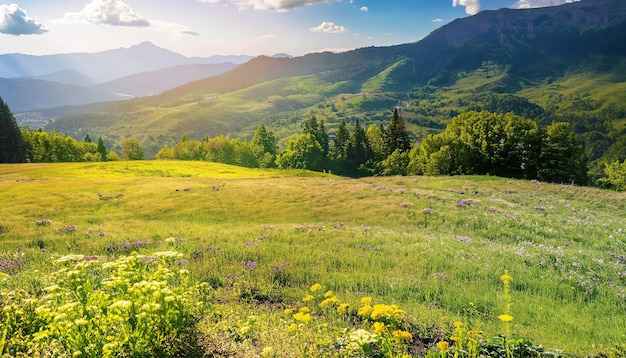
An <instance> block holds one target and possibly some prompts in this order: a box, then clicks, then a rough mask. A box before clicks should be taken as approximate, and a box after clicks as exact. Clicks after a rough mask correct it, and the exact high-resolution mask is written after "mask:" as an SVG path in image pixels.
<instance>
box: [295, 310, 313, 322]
mask: <svg viewBox="0 0 626 358" xmlns="http://www.w3.org/2000/svg"><path fill="white" fill-rule="evenodd" d="M293 318H294V319H295V320H296V321H298V322H302V323H309V322H310V321H311V314H310V313H304V312H298V313H296V314H294V315H293Z"/></svg>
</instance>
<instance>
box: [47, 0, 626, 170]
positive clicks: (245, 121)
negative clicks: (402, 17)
mask: <svg viewBox="0 0 626 358" xmlns="http://www.w3.org/2000/svg"><path fill="white" fill-rule="evenodd" d="M397 106H399V107H401V110H402V116H403V117H404V118H405V120H406V121H407V126H408V129H409V130H410V131H411V132H412V134H413V140H414V141H419V140H421V138H424V137H425V136H426V135H427V134H433V133H437V132H440V131H442V130H443V128H445V125H446V124H447V123H449V122H450V120H451V119H452V118H453V117H454V116H456V115H458V114H460V113H463V112H466V111H468V110H489V111H492V112H499V113H503V112H514V113H516V114H520V115H522V116H524V117H527V118H530V119H533V120H536V121H538V122H539V123H540V124H542V125H543V126H546V125H548V124H550V123H552V122H554V121H568V122H570V123H572V124H573V126H574V129H575V131H576V132H577V133H578V134H579V135H581V136H582V138H583V139H584V140H585V141H586V143H587V149H588V151H589V156H590V159H591V160H592V161H593V162H592V168H596V169H597V168H599V167H600V166H601V164H602V163H604V162H606V161H612V160H616V159H620V160H623V159H624V156H626V155H625V154H624V153H626V1H623V0H582V1H579V2H575V3H571V4H566V5H562V6H556V7H548V8H537V9H522V10H511V9H502V10H497V11H483V12H481V13H479V14H477V15H475V16H471V17H467V18H463V19H458V20H455V21H453V22H452V23H450V24H448V25H445V26H443V27H441V28H440V29H438V30H436V31H434V32H433V33H431V34H430V35H429V36H427V37H426V38H424V39H423V40H421V41H419V42H415V43H410V44H403V45H397V46H390V47H379V48H374V47H372V48H363V49H358V50H353V51H349V52H345V53H339V54H334V53H318V54H309V55H306V56H302V57H296V58H268V57H259V58H256V59H254V60H251V61H250V62H248V63H246V64H244V65H241V66H239V67H237V68H236V69H234V70H232V71H230V72H228V73H225V74H222V75H219V76H215V77H211V78H207V79H204V80H200V81H196V82H193V83H190V84H187V85H184V86H181V87H178V88H176V89H173V90H170V91H168V92H165V93H163V94H161V95H159V96H153V97H149V98H143V99H137V100H131V101H125V102H116V103H112V104H106V105H97V106H86V107H82V108H80V109H79V110H76V109H73V111H74V112H76V111H78V112H83V113H81V114H73V115H70V116H66V117H64V118H60V119H57V120H56V121H54V122H53V123H52V124H50V125H49V129H55V130H57V131H60V132H67V133H70V134H72V135H74V136H75V137H76V138H82V137H84V135H85V134H86V133H91V134H92V135H98V136H103V137H104V138H106V140H107V141H109V142H110V143H111V144H115V142H116V141H119V140H121V139H122V138H124V137H127V136H134V137H137V138H139V139H140V141H141V142H142V143H143V144H144V145H145V146H146V153H147V154H153V153H155V152H156V150H158V148H159V147H160V146H162V145H163V144H172V143H174V142H175V141H177V140H178V139H179V138H180V137H181V135H182V134H185V133H186V134H188V135H189V136H190V138H203V137H204V136H206V135H210V136H216V135H219V134H227V135H230V136H232V137H244V138H246V137H247V138H249V137H250V136H251V135H252V132H253V131H254V129H255V128H256V127H257V126H258V125H259V123H261V122H265V123H266V125H267V126H268V128H270V129H272V130H274V131H275V132H276V133H277V136H278V138H279V139H280V140H282V141H284V140H285V139H286V138H288V137H289V136H291V135H293V134H295V133H297V132H298V131H299V130H300V125H301V123H302V121H303V120H305V119H306V118H307V117H310V116H311V115H316V116H317V117H318V118H320V119H324V120H325V121H326V123H327V125H328V127H329V131H330V132H331V134H332V132H333V130H334V129H335V128H336V126H337V125H338V123H339V122H341V120H342V119H343V120H346V122H348V123H354V121H355V120H356V119H359V120H360V121H361V124H366V125H369V124H371V123H380V122H382V121H388V120H389V119H390V116H391V111H392V110H393V109H394V107H397Z"/></svg>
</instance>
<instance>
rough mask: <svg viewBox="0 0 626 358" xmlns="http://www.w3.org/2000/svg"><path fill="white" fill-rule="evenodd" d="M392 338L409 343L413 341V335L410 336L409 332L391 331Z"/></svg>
mask: <svg viewBox="0 0 626 358" xmlns="http://www.w3.org/2000/svg"><path fill="white" fill-rule="evenodd" d="M393 336H394V337H396V338H397V339H402V340H405V341H409V342H410V341H412V340H413V335H412V334H411V332H407V331H403V330H401V329H398V330H395V331H393Z"/></svg>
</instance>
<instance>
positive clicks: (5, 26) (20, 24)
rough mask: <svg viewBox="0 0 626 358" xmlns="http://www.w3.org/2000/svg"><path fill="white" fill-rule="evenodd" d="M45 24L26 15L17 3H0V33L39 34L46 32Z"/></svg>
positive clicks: (17, 34)
mask: <svg viewBox="0 0 626 358" xmlns="http://www.w3.org/2000/svg"><path fill="white" fill-rule="evenodd" d="M47 31H48V29H46V27H45V26H43V25H42V24H40V23H38V22H36V21H35V20H34V19H32V18H30V17H28V16H26V11H24V10H22V9H21V8H20V7H19V6H17V4H11V5H0V33H3V34H9V35H15V36H19V35H39V34H43V33H44V32H47Z"/></svg>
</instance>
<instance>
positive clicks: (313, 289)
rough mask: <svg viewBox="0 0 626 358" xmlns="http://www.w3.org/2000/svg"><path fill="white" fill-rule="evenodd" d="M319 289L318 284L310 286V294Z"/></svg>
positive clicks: (320, 287)
mask: <svg viewBox="0 0 626 358" xmlns="http://www.w3.org/2000/svg"><path fill="white" fill-rule="evenodd" d="M321 289H322V285H320V284H319V283H316V284H314V285H313V286H311V288H310V289H309V290H310V291H311V292H315V291H319V290H321Z"/></svg>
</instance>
